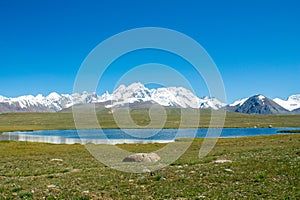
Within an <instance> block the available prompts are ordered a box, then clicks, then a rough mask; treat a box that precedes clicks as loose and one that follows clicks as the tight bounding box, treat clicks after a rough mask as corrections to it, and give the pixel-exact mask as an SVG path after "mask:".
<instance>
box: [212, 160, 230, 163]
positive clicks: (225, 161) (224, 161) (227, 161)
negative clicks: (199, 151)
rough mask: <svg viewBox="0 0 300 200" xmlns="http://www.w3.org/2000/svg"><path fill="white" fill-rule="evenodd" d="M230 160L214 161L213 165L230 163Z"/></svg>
mask: <svg viewBox="0 0 300 200" xmlns="http://www.w3.org/2000/svg"><path fill="white" fill-rule="evenodd" d="M231 162H232V160H216V161H215V163H231Z"/></svg>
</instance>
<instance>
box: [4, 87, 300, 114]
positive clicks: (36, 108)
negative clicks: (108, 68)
mask: <svg viewBox="0 0 300 200" xmlns="http://www.w3.org/2000/svg"><path fill="white" fill-rule="evenodd" d="M264 99H265V100H264ZM90 103H94V104H98V105H100V106H103V107H105V108H118V107H124V106H129V107H132V106H135V107H144V106H146V105H147V106H150V105H151V104H158V105H161V106H164V107H173V108H206V109H214V110H219V109H225V110H228V111H233V112H242V113H248V114H286V113H299V108H300V94H295V95H291V96H290V97H288V98H287V99H286V100H282V99H279V98H275V99H274V100H272V99H269V98H267V97H265V96H263V95H261V94H260V95H254V96H252V97H249V98H243V99H240V100H237V101H235V102H233V103H231V104H226V103H223V102H221V101H219V100H218V99H217V98H214V97H207V96H206V97H202V98H199V97H197V96H196V95H194V94H193V93H192V92H191V91H190V90H188V89H186V88H183V87H167V88H157V89H149V88H147V87H145V86H144V85H143V84H142V83H139V82H136V83H132V84H130V85H128V86H125V85H120V86H119V87H118V88H117V89H116V90H114V91H113V92H112V93H111V94H110V93H108V92H105V93H104V94H102V95H101V96H99V95H97V94H96V93H87V92H82V93H81V94H79V93H74V94H58V93H56V92H52V93H50V94H49V95H47V96H43V95H41V94H38V95H37V96H33V95H24V96H20V97H16V98H8V97H4V96H0V113H6V112H58V111H61V110H63V109H66V108H70V107H72V106H74V105H81V104H90ZM142 103H143V105H139V104H142ZM294 110H295V112H294Z"/></svg>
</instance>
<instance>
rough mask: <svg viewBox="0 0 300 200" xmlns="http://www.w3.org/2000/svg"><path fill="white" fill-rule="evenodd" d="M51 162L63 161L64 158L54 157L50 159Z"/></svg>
mask: <svg viewBox="0 0 300 200" xmlns="http://www.w3.org/2000/svg"><path fill="white" fill-rule="evenodd" d="M50 161H51V162H63V159H60V158H53V159H51V160H50Z"/></svg>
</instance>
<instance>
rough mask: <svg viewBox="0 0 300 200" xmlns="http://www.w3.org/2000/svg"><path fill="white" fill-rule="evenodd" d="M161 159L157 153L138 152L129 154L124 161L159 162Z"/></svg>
mask: <svg viewBox="0 0 300 200" xmlns="http://www.w3.org/2000/svg"><path fill="white" fill-rule="evenodd" d="M159 160H160V157H159V155H157V154H156V153H136V154H132V155H129V156H127V157H126V158H124V159H123V162H157V161H159Z"/></svg>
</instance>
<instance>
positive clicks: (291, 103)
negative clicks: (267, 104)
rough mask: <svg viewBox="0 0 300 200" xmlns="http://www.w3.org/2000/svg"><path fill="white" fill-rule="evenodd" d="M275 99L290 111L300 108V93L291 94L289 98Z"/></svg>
mask: <svg viewBox="0 0 300 200" xmlns="http://www.w3.org/2000/svg"><path fill="white" fill-rule="evenodd" d="M273 101H275V102H276V103H277V104H279V105H280V106H282V107H283V108H285V109H287V110H289V111H293V110H295V109H298V108H300V94H295V95H291V96H289V97H288V98H287V100H282V99H280V98H275V99H273Z"/></svg>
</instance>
